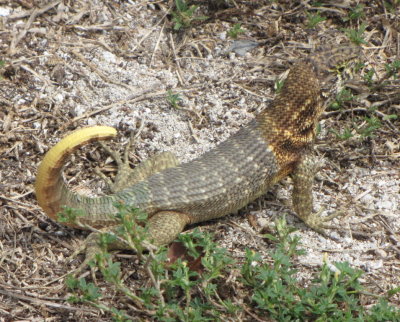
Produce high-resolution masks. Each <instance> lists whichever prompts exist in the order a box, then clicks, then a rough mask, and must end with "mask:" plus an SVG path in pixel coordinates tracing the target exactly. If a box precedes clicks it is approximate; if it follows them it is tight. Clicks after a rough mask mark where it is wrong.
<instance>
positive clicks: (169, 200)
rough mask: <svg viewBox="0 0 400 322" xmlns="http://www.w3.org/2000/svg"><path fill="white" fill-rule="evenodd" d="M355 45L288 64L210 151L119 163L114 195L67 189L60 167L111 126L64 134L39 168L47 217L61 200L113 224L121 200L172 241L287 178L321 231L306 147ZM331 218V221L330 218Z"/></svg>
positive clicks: (152, 231) (91, 221)
mask: <svg viewBox="0 0 400 322" xmlns="http://www.w3.org/2000/svg"><path fill="white" fill-rule="evenodd" d="M358 54H359V49H357V48H355V47H352V46H339V47H337V48H335V49H329V50H327V51H324V50H321V51H318V52H316V53H314V54H312V55H310V56H309V57H308V58H307V59H304V60H301V61H298V62H297V63H295V65H294V66H293V67H292V68H291V70H290V73H289V75H288V78H287V79H286V81H285V83H284V86H283V88H282V90H281V92H280V94H279V95H278V96H277V97H276V98H275V100H274V101H273V102H272V104H271V106H270V107H269V108H267V109H265V110H264V111H263V112H262V113H260V114H259V115H257V116H256V118H255V119H254V120H253V121H251V122H250V123H249V124H247V125H246V126H244V127H243V128H242V129H240V130H239V131H238V132H237V133H236V134H234V135H232V136H231V137H230V138H229V139H228V140H226V141H224V142H222V143H221V144H220V145H218V146H217V147H216V148H214V149H212V150H211V151H209V152H207V153H205V154H204V155H202V156H200V157H199V158H197V159H195V160H192V161H190V162H188V163H184V164H181V165H178V163H177V161H176V159H175V158H174V157H173V156H172V155H171V154H168V153H166V154H164V155H162V156H160V157H158V158H155V159H151V160H148V161H146V162H145V163H143V164H142V165H140V166H139V167H138V168H136V169H134V170H132V169H130V168H129V166H127V165H126V164H125V165H123V162H122V161H121V160H120V159H119V158H118V157H117V156H116V155H115V154H113V155H114V157H115V159H116V160H117V161H118V163H119V165H120V172H119V173H118V175H117V182H116V184H115V186H114V191H115V193H114V194H112V195H109V196H105V197H98V198H90V197H85V196H81V195H79V194H76V193H74V192H72V191H71V190H69V189H68V187H67V185H66V184H65V183H64V181H63V178H62V171H61V170H62V166H63V165H64V163H65V162H66V159H67V158H68V156H69V155H70V154H71V153H72V151H73V150H75V149H76V148H77V147H78V146H81V145H82V144H85V143H86V142H89V141H93V140H101V139H108V138H110V137H112V136H114V135H115V130H113V129H112V128H108V127H92V128H85V129H82V130H78V131H76V132H73V133H72V134H70V135H69V136H67V137H66V138H64V139H62V140H61V141H60V142H59V143H58V144H57V145H56V146H55V147H53V148H52V149H51V150H50V151H49V152H48V153H47V154H46V156H45V158H44V160H43V162H42V164H41V165H40V167H39V172H38V175H37V181H36V195H37V198H38V202H39V205H40V206H41V207H42V208H43V209H44V211H45V212H46V214H47V215H48V216H49V217H51V218H55V216H56V214H57V213H58V212H59V211H60V207H61V206H62V205H65V206H68V207H72V208H77V209H82V210H83V211H84V213H85V214H86V215H85V216H84V217H82V218H80V222H81V223H82V224H87V225H90V226H93V227H96V228H105V227H112V226H115V225H116V224H117V222H116V219H114V218H112V217H110V216H109V215H110V214H115V213H116V212H117V209H116V208H115V207H114V205H113V204H114V203H115V202H117V201H122V202H124V203H125V204H127V205H131V206H135V207H137V208H140V209H142V210H143V211H145V212H147V213H148V215H149V221H148V227H149V230H148V234H149V236H148V240H149V241H151V242H152V243H153V244H154V245H163V244H167V243H169V242H171V241H172V240H173V239H175V237H176V236H177V234H179V233H180V232H181V231H182V230H183V229H184V227H185V226H186V225H187V224H192V223H197V222H202V221H206V220H209V219H212V218H218V217H222V216H224V215H226V214H229V213H231V212H233V211H236V210H238V209H240V208H242V207H243V206H245V205H246V204H248V203H249V202H251V201H252V200H254V199H256V198H257V197H259V196H261V195H262V194H264V193H265V192H266V191H267V190H268V189H269V188H270V187H271V186H273V185H274V184H275V183H277V182H278V181H280V180H281V179H282V178H284V177H286V176H288V175H292V177H293V181H294V185H295V187H294V189H293V204H294V209H295V211H296V213H297V215H298V216H299V217H300V218H301V219H302V220H303V221H304V222H305V223H306V224H307V225H308V226H310V227H311V228H313V229H315V230H317V231H319V232H322V230H323V228H324V226H325V225H324V222H325V221H326V219H323V218H320V217H319V216H316V215H315V214H313V213H312V193H311V188H312V181H313V168H314V167H313V162H312V157H311V150H312V145H313V142H314V138H315V127H316V124H317V121H318V118H319V116H320V114H321V113H322V111H323V104H322V99H321V88H323V89H324V90H329V89H330V87H332V83H331V81H332V77H330V74H329V70H330V69H331V68H334V67H335V66H337V64H340V63H343V62H346V61H349V60H351V59H353V58H356V57H357V56H358ZM328 219H330V218H328Z"/></svg>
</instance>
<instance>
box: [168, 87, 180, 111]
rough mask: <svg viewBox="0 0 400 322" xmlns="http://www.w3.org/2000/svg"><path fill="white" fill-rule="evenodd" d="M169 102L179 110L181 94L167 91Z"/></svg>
mask: <svg viewBox="0 0 400 322" xmlns="http://www.w3.org/2000/svg"><path fill="white" fill-rule="evenodd" d="M167 101H168V103H169V104H171V106H172V107H174V108H179V102H180V101H182V98H181V97H180V96H179V94H175V93H174V92H172V91H171V90H170V89H169V90H168V91H167Z"/></svg>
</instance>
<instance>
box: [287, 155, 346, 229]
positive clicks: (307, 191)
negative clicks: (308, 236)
mask: <svg viewBox="0 0 400 322" xmlns="http://www.w3.org/2000/svg"><path fill="white" fill-rule="evenodd" d="M315 170H316V161H315V157H314V156H313V155H312V154H311V153H307V154H306V155H305V156H303V158H302V160H301V161H300V163H299V164H298V166H297V167H296V169H295V171H294V172H293V174H292V179H293V192H292V203H293V209H294V211H295V213H296V215H297V216H298V217H299V218H300V219H301V220H303V221H304V223H305V224H306V225H307V226H309V227H310V228H312V229H313V230H315V231H317V232H318V233H320V234H323V235H325V232H324V229H329V228H333V227H331V226H329V225H326V224H325V223H326V222H328V221H330V220H332V219H333V218H335V217H337V216H340V215H341V214H342V213H341V212H337V213H334V214H332V215H330V216H327V217H321V216H320V214H321V212H322V211H321V210H320V211H318V212H316V213H314V212H313V194H312V186H313V183H314V175H315Z"/></svg>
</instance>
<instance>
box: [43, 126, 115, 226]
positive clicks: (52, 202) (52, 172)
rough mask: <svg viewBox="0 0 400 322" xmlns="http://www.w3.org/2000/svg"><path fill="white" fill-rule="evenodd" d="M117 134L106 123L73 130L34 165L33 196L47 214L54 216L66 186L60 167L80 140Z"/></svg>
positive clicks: (54, 217) (82, 142)
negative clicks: (35, 168)
mask: <svg viewBox="0 0 400 322" xmlns="http://www.w3.org/2000/svg"><path fill="white" fill-rule="evenodd" d="M116 135H117V131H116V130H115V129H114V128H113V127H109V126H92V127H87V128H83V129H79V130H76V131H74V132H72V133H71V134H69V135H67V136H66V137H64V138H63V139H62V140H61V141H60V142H58V143H57V144H56V145H55V146H54V147H52V148H51V149H50V150H49V151H48V152H47V153H46V155H45V157H44V158H43V161H42V162H41V163H40V165H39V168H38V173H37V176H36V182H35V191H36V198H37V200H38V203H39V206H40V207H42V208H43V210H44V212H45V213H46V215H47V216H49V217H50V218H52V219H56V215H57V213H58V212H59V211H60V207H61V205H62V204H63V202H62V199H63V198H65V194H69V193H70V192H69V190H68V188H67V186H66V185H65V183H64V179H63V176H62V168H63V166H64V164H65V163H66V161H67V160H68V158H69V156H70V155H71V154H72V153H73V152H74V151H75V150H77V149H78V148H79V147H81V146H83V145H84V144H87V143H90V142H94V141H101V140H108V139H111V138H113V137H115V136H116Z"/></svg>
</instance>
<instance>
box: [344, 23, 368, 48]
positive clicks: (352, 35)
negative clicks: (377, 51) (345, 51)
mask: <svg viewBox="0 0 400 322" xmlns="http://www.w3.org/2000/svg"><path fill="white" fill-rule="evenodd" d="M366 28H367V25H366V24H365V23H362V24H361V26H360V28H358V29H357V30H356V29H350V28H345V29H343V30H344V32H345V33H346V35H347V37H349V39H350V40H351V41H352V42H353V43H355V44H356V45H361V44H366V43H367V42H366V41H365V40H364V38H363V33H364V31H365V29H366Z"/></svg>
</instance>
